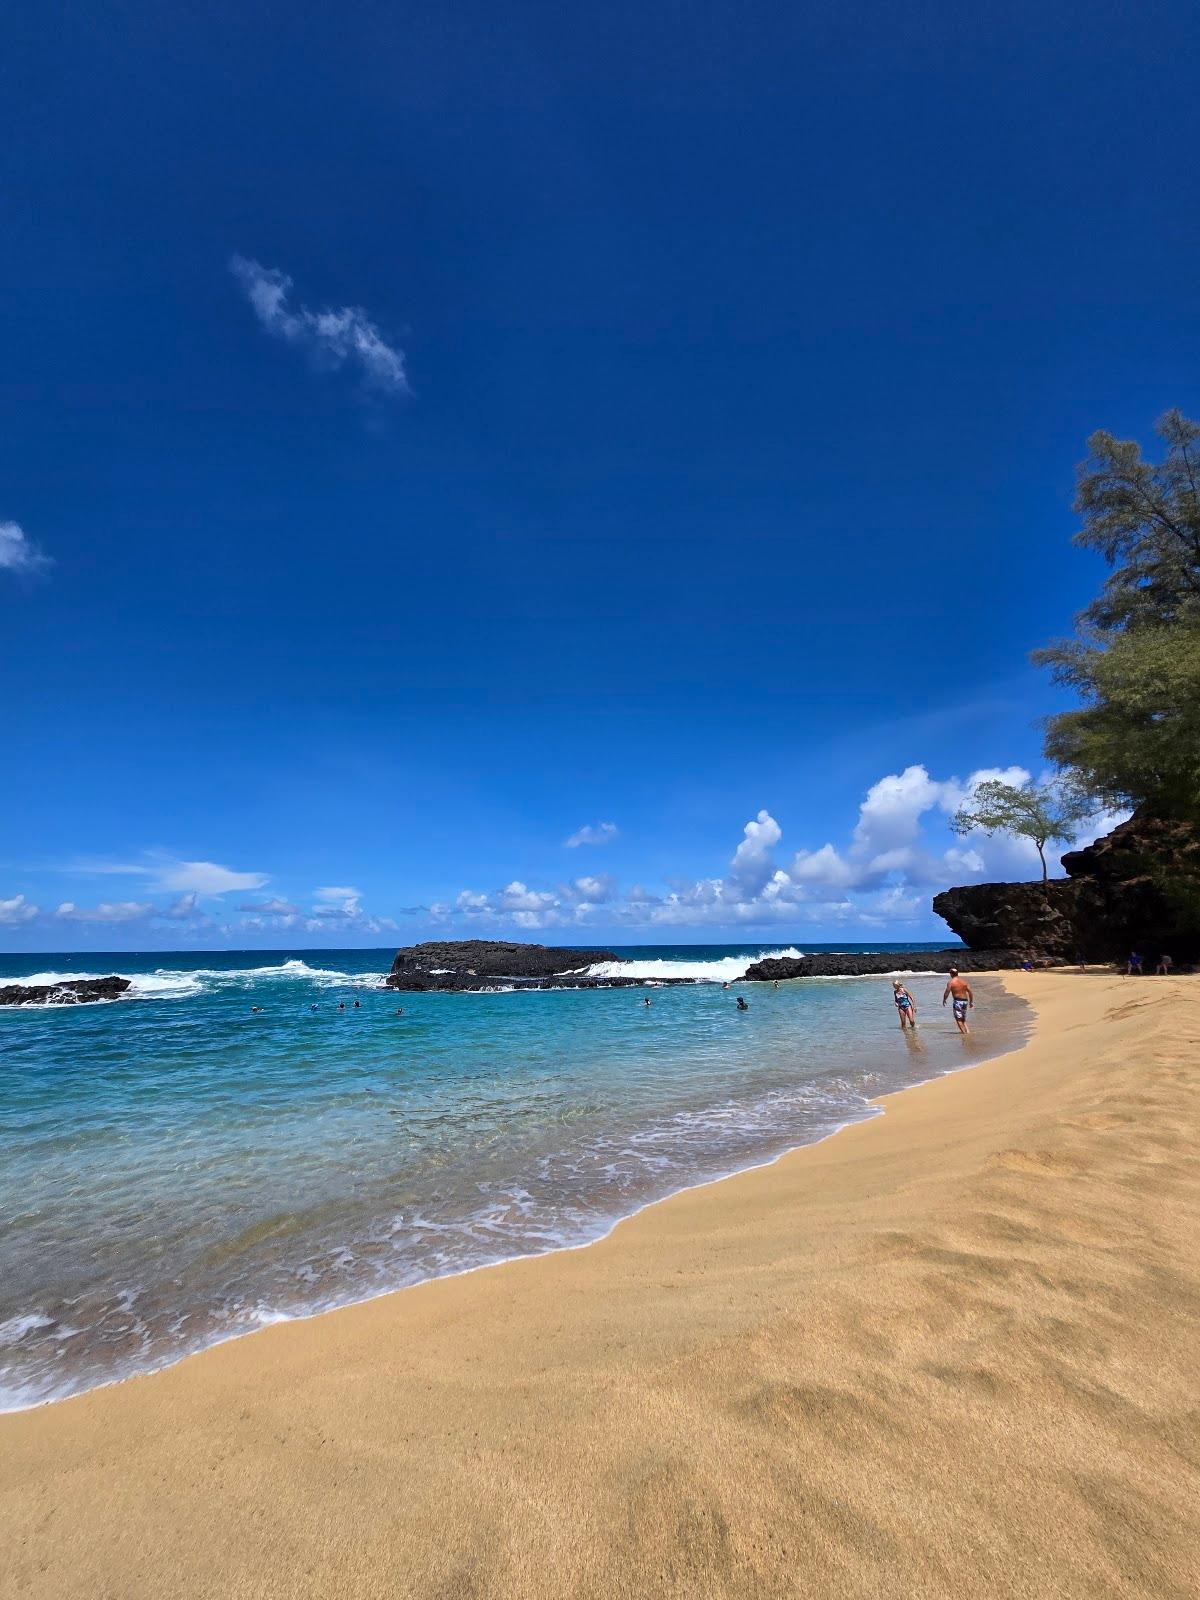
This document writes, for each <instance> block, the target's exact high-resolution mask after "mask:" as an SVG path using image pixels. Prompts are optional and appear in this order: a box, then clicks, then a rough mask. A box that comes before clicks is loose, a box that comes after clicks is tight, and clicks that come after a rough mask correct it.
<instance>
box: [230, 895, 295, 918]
mask: <svg viewBox="0 0 1200 1600" xmlns="http://www.w3.org/2000/svg"><path fill="white" fill-rule="evenodd" d="M238 910H239V911H252V912H254V913H256V914H257V915H258V916H260V917H294V916H295V915H296V914H297V913H298V912H299V910H300V907H299V906H294V905H292V904H291V902H290V901H287V900H280V899H278V898H275V899H273V900H250V901H247V902H245V903H244V904H243V905H240V906H239V907H238Z"/></svg>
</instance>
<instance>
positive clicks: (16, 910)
mask: <svg viewBox="0 0 1200 1600" xmlns="http://www.w3.org/2000/svg"><path fill="white" fill-rule="evenodd" d="M40 912H41V907H40V906H31V905H30V904H29V902H28V901H27V900H26V898H25V896H24V895H23V894H18V895H14V896H13V898H12V899H11V900H0V925H2V926H4V927H6V928H16V927H20V925H21V924H22V923H23V922H32V921H33V919H34V917H36V916H38V915H39V914H40Z"/></svg>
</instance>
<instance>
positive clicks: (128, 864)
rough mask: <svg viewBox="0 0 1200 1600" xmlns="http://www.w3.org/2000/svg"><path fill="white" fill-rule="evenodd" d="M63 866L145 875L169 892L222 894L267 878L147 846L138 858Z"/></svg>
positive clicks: (87, 872) (88, 872) (257, 885)
mask: <svg viewBox="0 0 1200 1600" xmlns="http://www.w3.org/2000/svg"><path fill="white" fill-rule="evenodd" d="M63 870H64V871H67V872H71V873H76V874H78V875H80V876H81V877H91V876H99V877H113V878H147V879H149V880H150V883H151V886H152V887H153V888H155V889H160V890H162V891H163V892H164V893H168V894H198V895H221V894H232V893H235V892H236V891H237V890H239V889H240V890H241V891H242V893H243V894H244V893H245V892H246V891H247V890H248V889H261V888H263V887H264V886H265V885H266V884H267V882H268V881H269V878H268V874H267V873H265V872H238V871H235V869H234V868H233V867H225V866H222V865H221V864H220V862H217V861H180V860H178V859H177V858H176V857H175V856H172V855H170V854H168V853H167V852H166V851H165V850H147V851H146V853H145V854H144V855H143V856H142V857H141V859H140V860H137V861H103V860H84V861H73V862H71V863H69V865H68V866H66V867H65V868H64V869H63Z"/></svg>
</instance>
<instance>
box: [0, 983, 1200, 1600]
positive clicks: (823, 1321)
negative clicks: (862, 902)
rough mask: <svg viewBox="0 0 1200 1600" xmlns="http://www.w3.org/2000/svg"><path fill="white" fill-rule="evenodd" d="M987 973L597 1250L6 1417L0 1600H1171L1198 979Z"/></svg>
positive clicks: (1199, 1017)
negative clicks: (765, 1157) (926, 1066)
mask: <svg viewBox="0 0 1200 1600" xmlns="http://www.w3.org/2000/svg"><path fill="white" fill-rule="evenodd" d="M1009 981H1010V984H1011V987H1012V988H1013V989H1015V990H1016V991H1017V992H1018V993H1020V994H1022V995H1023V996H1025V997H1026V998H1028V999H1029V1000H1030V1001H1031V1002H1032V1003H1033V1005H1034V1006H1035V1008H1036V1011H1037V1017H1038V1021H1037V1028H1036V1034H1035V1037H1034V1039H1033V1040H1032V1042H1031V1043H1030V1044H1029V1045H1027V1046H1026V1047H1025V1048H1024V1049H1022V1050H1020V1051H1019V1052H1017V1053H1015V1054H1013V1055H1009V1056H1005V1057H1001V1058H999V1059H998V1060H996V1061H993V1062H989V1063H986V1064H984V1065H982V1066H980V1067H977V1068H976V1069H975V1070H974V1071H971V1072H964V1073H960V1074H956V1075H955V1076H953V1077H950V1078H944V1079H941V1080H939V1081H937V1082H935V1083H932V1084H928V1085H925V1086H924V1087H922V1088H918V1089H912V1090H908V1091H907V1092H905V1093H903V1094H900V1095H896V1096H892V1097H890V1098H889V1099H888V1100H887V1101H886V1102H884V1103H885V1105H886V1115H885V1116H883V1117H879V1118H876V1119H875V1120H873V1121H871V1122H867V1123H862V1124H859V1125H856V1126H854V1127H852V1128H849V1129H846V1130H845V1131H843V1132H842V1133H840V1134H838V1135H837V1136H836V1137H835V1138H832V1139H830V1140H827V1141H826V1142H825V1143H824V1144H821V1145H817V1146H813V1147H810V1148H807V1149H803V1150H800V1151H797V1152H795V1153H794V1154H792V1155H790V1156H787V1157H785V1158H784V1160H782V1161H781V1162H779V1163H777V1164H776V1165H775V1166H773V1167H770V1168H765V1169H761V1170H758V1171H755V1172H750V1173H745V1174H743V1175H741V1176H740V1177H736V1178H731V1179H727V1180H725V1181H724V1182H722V1183H718V1184H712V1185H709V1186H708V1187H706V1188H702V1189H694V1190H691V1191H689V1192H687V1193H685V1194H682V1195H678V1196H676V1197H675V1198H674V1199H671V1200H668V1201H665V1202H664V1203H662V1204H661V1205H656V1206H653V1207H651V1208H650V1209H648V1210H647V1211H644V1212H642V1213H641V1214H640V1215H639V1216H637V1217H634V1218H632V1219H630V1220H629V1221H628V1222H626V1223H623V1224H622V1225H621V1226H620V1227H619V1228H618V1229H617V1230H616V1232H615V1233H614V1234H613V1235H612V1236H611V1237H610V1238H608V1239H607V1240H605V1241H603V1242H601V1243H599V1244H596V1245H593V1246H590V1247H589V1248H587V1249H585V1250H579V1251H570V1252H563V1253H560V1254H557V1255H553V1256H547V1257H542V1258H540V1259H537V1260H531V1261H525V1262H519V1263H515V1264H510V1265H507V1266H503V1267H497V1268H492V1269H489V1270H487V1271H483V1272H478V1273H474V1274H471V1275H469V1276H467V1277H463V1278H457V1279H452V1280H446V1281H442V1282H439V1283H433V1284H427V1285H423V1286H422V1287H420V1288H416V1289H410V1290H406V1291H404V1292H402V1293H399V1294H394V1295H389V1296H387V1297H385V1298H383V1299H380V1300H376V1301H374V1302H372V1303H370V1304H368V1305H364V1306H357V1307H353V1308H351V1309H349V1310H347V1311H339V1312H334V1313H332V1314H330V1315H327V1316H323V1317H319V1318H315V1319H313V1320H311V1321H308V1322H300V1323H291V1324H286V1325H282V1326H279V1327H275V1328H271V1329H268V1330H266V1331H265V1332H263V1333H261V1334H257V1335H254V1336H253V1337H251V1338H247V1339H242V1340H239V1341H237V1342H236V1343H233V1344H229V1345H225V1346H222V1347H221V1348H219V1349H216V1350H211V1351H208V1352H206V1353H205V1354H203V1355H199V1356H195V1357H192V1358H191V1359H189V1360H187V1361H185V1362H182V1363H181V1364H180V1365H178V1366H176V1367H173V1368H171V1369H170V1370H169V1371H166V1372H162V1373H159V1374H156V1375H154V1376H152V1377H146V1378H139V1379H134V1380H132V1381H130V1382H127V1383H124V1384H120V1385H118V1386H116V1387H114V1388H111V1389H107V1390H101V1391H97V1392H95V1393H93V1394H90V1395H85V1396H83V1397H81V1398H79V1399H76V1400H69V1401H65V1402H63V1403H61V1404H58V1405H54V1406H48V1407H44V1408H42V1409H40V1410H38V1411H35V1412H27V1413H23V1414H21V1415H17V1416H12V1417H5V1418H0V1594H3V1596H5V1600H7V1597H9V1596H17V1595H20V1596H36V1597H39V1600H40V1597H43V1596H44V1597H47V1600H72V1597H87V1600H117V1597H121V1600H124V1597H139V1600H140V1597H143V1596H144V1597H154V1600H160V1597H174V1596H181V1597H182V1596H186V1597H189V1600H206V1597H214V1600H215V1597H218V1596H219V1597H220V1600H247V1597H256V1600H257V1597H260V1596H261V1597H267V1596H270V1597H284V1596H286V1597H289V1600H295V1597H301V1596H304V1597H307V1596H318V1595H319V1596H330V1597H341V1596H353V1597H359V1596H371V1597H375V1596H381V1597H382V1596H387V1597H389V1600H400V1597H406V1596H421V1597H427V1596H429V1597H432V1596H439V1597H446V1600H468V1597H484V1596H497V1597H499V1596H504V1597H517V1596H520V1597H526V1596H528V1597H541V1596H546V1597H550V1596H554V1597H559V1596H571V1597H576V1596H588V1597H593V1596H594V1597H597V1600H617V1597H622V1596H630V1597H633V1596H636V1597H639V1600H642V1597H648V1596H668V1595H669V1596H679V1597H684V1596H686V1597H689V1600H691V1597H696V1600H701V1597H703V1600H707V1597H720V1596H745V1597H747V1600H749V1597H755V1600H761V1597H764V1596H784V1595H787V1596H791V1595H795V1596H812V1597H821V1600H825V1597H840V1596H862V1597H863V1600H867V1597H870V1600H891V1597H896V1600H901V1597H903V1600H917V1597H921V1600H926V1597H941V1596H946V1597H950V1596H953V1597H955V1600H978V1597H981V1596H984V1597H990V1596H997V1597H998V1596H1005V1597H1013V1596H1028V1597H1034V1600H1046V1597H1052V1596H1079V1597H1081V1600H1082V1597H1084V1596H1086V1597H1089V1600H1096V1597H1101V1596H1104V1597H1107V1596H1112V1597H1117V1596H1120V1597H1131V1596H1146V1597H1151V1596H1152V1597H1154V1600H1185V1597H1186V1600H1195V1597H1196V1596H1197V1594H1198V1593H1200V1467H1198V1463H1200V1154H1198V1149H1200V982H1197V981H1193V980H1189V979H1186V978H1169V979H1154V978H1144V979H1140V980H1136V979H1135V980H1128V981H1126V980H1122V979H1117V978H1113V977H1109V976H1101V975H1096V974H1088V975H1077V974H1067V973H1064V974H1034V975H1030V976H1027V977H1026V976H1022V977H1020V978H1016V979H1013V980H1009ZM975 1017H976V1019H977V1027H978V1028H979V1030H980V1031H981V1032H982V1031H983V1030H984V1029H985V1028H986V1009H985V1008H983V1007H981V1008H980V1009H979V1010H977V1011H976V1013H975ZM934 1025H945V1024H944V1023H943V1022H942V1019H940V1018H939V1019H937V1020H936V1021H935V1024H934Z"/></svg>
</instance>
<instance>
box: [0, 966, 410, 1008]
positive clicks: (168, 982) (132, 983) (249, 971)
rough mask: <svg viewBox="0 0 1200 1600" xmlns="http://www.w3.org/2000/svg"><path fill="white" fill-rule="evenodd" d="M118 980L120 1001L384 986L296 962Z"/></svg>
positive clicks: (364, 975)
mask: <svg viewBox="0 0 1200 1600" xmlns="http://www.w3.org/2000/svg"><path fill="white" fill-rule="evenodd" d="M108 976H111V969H110V971H109V972H106V973H102V972H31V973H29V974H28V975H27V976H22V977H19V978H5V979H3V980H0V982H3V983H20V984H48V985H50V984H58V983H77V982H79V981H80V980H81V979H86V978H102V977H108ZM117 976H118V977H122V978H128V979H129V988H128V989H127V990H126V992H125V993H124V995H123V996H122V997H121V998H122V999H124V1000H187V999H191V998H194V997H195V996H196V995H199V994H208V993H211V992H212V991H213V990H217V989H222V988H231V987H234V986H237V987H239V988H244V987H246V986H247V985H250V984H254V983H257V982H259V981H263V982H268V983H270V982H277V981H279V980H285V981H286V980H288V979H302V980H303V981H304V982H307V983H310V984H312V985H313V986H314V987H315V988H318V989H331V988H351V989H375V988H377V987H378V986H379V985H380V984H381V983H382V982H383V979H384V976H385V974H384V973H382V972H339V971H336V970H334V969H332V968H328V967H310V966H309V965H308V963H307V962H306V961H302V960H299V959H296V960H291V961H284V962H281V963H279V964H278V965H275V966H269V967H194V968H190V969H185V970H183V971H179V972H177V971H175V970H173V969H172V968H170V967H157V968H156V969H155V970H154V971H153V972H118V974H117Z"/></svg>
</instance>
